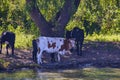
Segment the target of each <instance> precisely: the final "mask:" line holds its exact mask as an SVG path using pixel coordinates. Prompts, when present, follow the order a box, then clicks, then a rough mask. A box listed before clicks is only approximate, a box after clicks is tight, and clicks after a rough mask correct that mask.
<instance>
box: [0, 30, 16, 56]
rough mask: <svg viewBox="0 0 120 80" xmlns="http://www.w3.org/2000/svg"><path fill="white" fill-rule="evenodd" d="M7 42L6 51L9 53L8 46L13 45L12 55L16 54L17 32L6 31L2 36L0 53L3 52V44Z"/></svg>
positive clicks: (0, 38) (0, 37)
mask: <svg viewBox="0 0 120 80" xmlns="http://www.w3.org/2000/svg"><path fill="white" fill-rule="evenodd" d="M4 43H6V52H7V55H8V48H9V47H11V49H12V55H14V44H15V33H13V32H8V31H5V32H3V33H2V35H1V36H0V54H1V53H2V44H4Z"/></svg>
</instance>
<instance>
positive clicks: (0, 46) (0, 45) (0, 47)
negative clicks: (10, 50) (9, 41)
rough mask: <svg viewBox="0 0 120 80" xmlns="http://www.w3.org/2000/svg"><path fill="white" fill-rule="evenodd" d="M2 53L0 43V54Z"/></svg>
mask: <svg viewBox="0 0 120 80" xmlns="http://www.w3.org/2000/svg"><path fill="white" fill-rule="evenodd" d="M1 53H2V44H0V54H1Z"/></svg>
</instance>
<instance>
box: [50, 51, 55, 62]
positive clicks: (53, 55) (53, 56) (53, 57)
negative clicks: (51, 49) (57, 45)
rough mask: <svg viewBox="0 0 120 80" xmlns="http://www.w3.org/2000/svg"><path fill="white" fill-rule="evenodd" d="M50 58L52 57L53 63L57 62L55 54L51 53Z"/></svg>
mask: <svg viewBox="0 0 120 80" xmlns="http://www.w3.org/2000/svg"><path fill="white" fill-rule="evenodd" d="M50 56H51V62H55V53H51V54H50Z"/></svg>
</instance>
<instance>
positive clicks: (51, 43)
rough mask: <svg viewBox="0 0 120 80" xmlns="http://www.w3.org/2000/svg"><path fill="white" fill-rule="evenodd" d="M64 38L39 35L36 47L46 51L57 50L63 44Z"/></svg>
mask: <svg viewBox="0 0 120 80" xmlns="http://www.w3.org/2000/svg"><path fill="white" fill-rule="evenodd" d="M63 40H64V38H55V37H54V38H51V37H39V43H38V47H40V50H43V51H46V52H48V53H53V52H58V51H59V49H60V48H61V45H63Z"/></svg>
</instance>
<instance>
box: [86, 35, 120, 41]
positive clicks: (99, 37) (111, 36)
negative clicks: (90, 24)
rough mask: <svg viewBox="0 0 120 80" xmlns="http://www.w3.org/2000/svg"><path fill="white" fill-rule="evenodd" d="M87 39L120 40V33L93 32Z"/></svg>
mask: <svg viewBox="0 0 120 80" xmlns="http://www.w3.org/2000/svg"><path fill="white" fill-rule="evenodd" d="M85 40H88V41H101V42H108V41H111V42H120V34H111V35H110V34H106V35H105V34H100V35H98V34H93V35H91V36H90V35H88V36H87V37H86V38H85Z"/></svg>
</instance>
